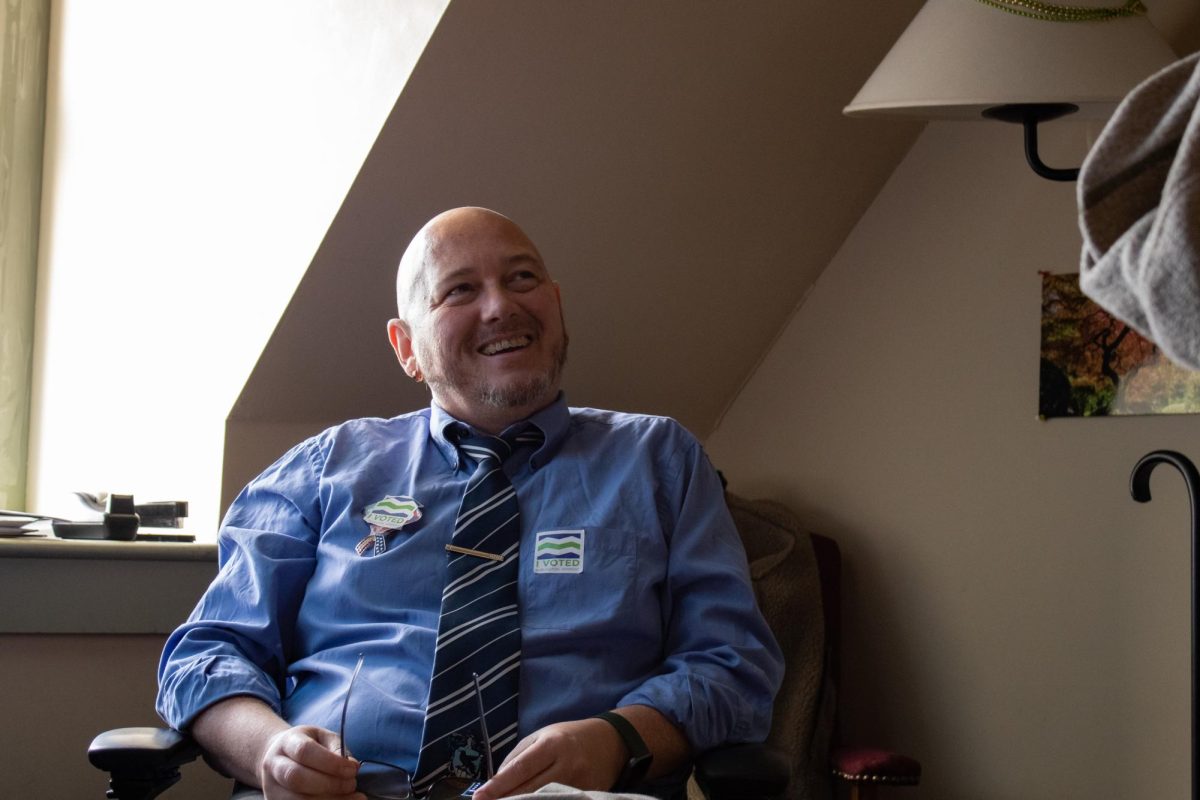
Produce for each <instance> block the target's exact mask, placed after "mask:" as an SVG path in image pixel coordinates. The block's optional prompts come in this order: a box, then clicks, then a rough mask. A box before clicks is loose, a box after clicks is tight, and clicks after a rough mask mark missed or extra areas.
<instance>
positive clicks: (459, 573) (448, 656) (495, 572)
mask: <svg viewBox="0 0 1200 800" xmlns="http://www.w3.org/2000/svg"><path fill="white" fill-rule="evenodd" d="M542 440H543V436H542V433H541V431H539V430H537V429H536V428H532V427H530V428H527V429H526V430H524V431H521V432H520V433H518V434H516V435H509V436H508V437H506V438H500V437H497V436H470V435H460V436H458V437H457V444H458V448H459V450H460V451H461V452H462V453H463V455H465V456H468V457H470V458H472V459H474V460H475V461H476V462H477V464H476V467H475V472H474V473H473V474H472V475H471V478H470V479H469V480H468V481H467V488H466V491H465V492H464V494H463V499H462V505H461V506H460V507H459V511H458V517H457V519H456V520H455V523H454V533H453V534H452V536H451V539H450V544H449V545H447V546H446V556H447V569H446V585H445V588H444V589H443V590H442V610H441V617H440V618H439V620H438V635H437V649H436V651H435V653H434V659H433V677H432V680H431V681H430V685H429V702H428V704H427V705H426V709H425V730H424V733H423V734H422V736H421V751H420V755H419V756H418V758H417V769H416V772H415V780H414V781H413V788H414V789H415V791H416V792H417V793H418V794H423V793H424V792H425V791H426V790H427V789H428V787H429V786H430V785H431V784H432V783H433V782H434V781H436V780H438V779H439V778H442V777H446V776H455V777H478V775H479V774H480V767H481V760H480V759H481V755H482V753H483V743H482V741H481V736H480V734H479V731H480V726H479V724H478V723H479V719H478V716H479V715H478V713H477V710H478V705H477V703H476V702H475V683H474V680H473V675H474V674H478V675H479V683H480V686H481V687H482V690H483V706H484V709H485V713H486V714H487V731H488V734H489V736H490V739H491V745H492V753H493V757H494V759H495V763H497V764H498V763H500V761H501V759H502V758H503V756H504V754H505V751H506V749H507V748H508V747H509V746H510V745H512V744H514V743H515V742H516V739H517V691H518V689H519V687H520V672H521V624H520V610H519V608H518V605H517V579H518V577H519V573H518V556H519V555H520V548H521V523H520V512H519V511H518V509H517V492H516V490H515V489H514V488H513V485H512V482H511V481H509V479H508V476H507V475H505V474H504V469H503V468H502V466H501V465H502V464H503V462H504V460H505V459H506V458H508V456H509V455H511V453H512V451H513V450H514V449H515V448H516V447H518V446H520V445H521V444H526V443H533V444H536V443H540V442H541V441H542Z"/></svg>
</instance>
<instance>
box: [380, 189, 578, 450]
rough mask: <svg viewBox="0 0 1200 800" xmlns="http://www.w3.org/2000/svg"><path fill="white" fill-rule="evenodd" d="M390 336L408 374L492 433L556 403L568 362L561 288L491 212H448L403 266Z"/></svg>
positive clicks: (529, 247) (518, 235) (416, 242)
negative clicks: (422, 381) (398, 312)
mask: <svg viewBox="0 0 1200 800" xmlns="http://www.w3.org/2000/svg"><path fill="white" fill-rule="evenodd" d="M396 280H397V296H398V299H399V306H400V317H399V318H398V319H394V320H392V321H391V322H389V323H388V335H389V337H390V339H391V342H392V347H393V348H394V349H395V351H396V356H397V358H399V359H400V363H401V364H402V365H403V366H404V371H405V372H407V373H408V375H409V376H410V377H412V378H415V379H416V380H425V381H426V382H427V383H428V384H429V388H430V391H431V392H432V393H433V399H434V400H435V401H436V402H437V403H438V405H440V406H441V407H442V408H444V409H445V410H446V411H448V412H450V413H451V414H452V415H454V416H455V417H457V418H458V419H461V420H463V421H465V422H468V423H470V424H471V425H474V426H475V427H477V428H480V429H482V430H485V431H488V432H490V433H499V432H500V431H501V430H503V429H504V428H505V427H507V426H508V425H509V424H511V423H513V422H516V421H517V420H520V419H524V418H525V417H527V416H529V415H530V414H532V413H533V412H535V411H538V410H539V409H541V408H544V407H545V406H547V405H549V404H550V403H551V402H553V401H554V398H555V397H556V396H557V394H558V387H559V383H560V380H561V376H562V368H563V365H564V364H565V363H566V357H567V333H566V329H565V327H564V324H563V317H562V305H561V301H560V298H559V291H558V285H557V284H556V283H554V282H553V281H552V280H550V274H549V273H548V272H547V271H546V266H545V264H543V263H542V257H541V254H539V253H538V251H537V248H536V247H534V245H533V242H531V241H530V240H529V238H528V237H527V236H526V235H525V234H524V232H523V231H521V229H520V228H518V227H517V226H516V225H515V224H514V223H513V222H512V221H511V220H509V219H508V218H506V217H503V216H501V215H500V214H497V213H495V212H493V211H487V210H485V209H478V208H464V209H455V210H453V211H447V212H445V213H444V214H440V215H439V216H437V217H435V218H434V219H433V220H432V221H431V222H430V223H429V224H427V225H426V226H425V227H424V228H423V229H422V230H421V232H420V233H418V234H417V236H416V238H414V239H413V242H412V244H410V245H409V247H408V250H407V251H405V254H404V258H402V259H401V261H400V270H399V273H398V275H397V279H396Z"/></svg>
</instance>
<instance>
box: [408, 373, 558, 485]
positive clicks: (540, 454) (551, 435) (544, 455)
mask: <svg viewBox="0 0 1200 800" xmlns="http://www.w3.org/2000/svg"><path fill="white" fill-rule="evenodd" d="M526 422H527V423H529V424H531V425H533V426H534V427H536V428H537V429H538V430H540V431H541V432H542V434H543V435H544V436H545V437H546V441H544V442H543V443H542V444H541V446H539V447H538V449H537V450H535V451H534V453H533V455H532V456H530V458H529V464H530V466H531V467H532V468H533V469H535V470H536V469H541V468H542V467H544V466H545V465H546V463H547V462H548V461H549V460H550V459H551V458H552V457H553V456H554V454H555V453H557V452H558V449H559V448H560V447H561V446H562V443H563V440H564V439H566V437H567V431H568V430H569V429H570V425H571V412H570V410H569V409H568V408H567V399H566V395H564V394H563V393H562V392H559V393H558V397H556V398H555V399H554V402H553V403H551V404H550V405H548V406H546V407H545V408H543V409H542V410H541V411H538V412H536V413H534V414H532V415H530V416H529V417H528V418H527V419H524V420H522V421H521V422H516V423H514V425H521V424H523V423H526ZM458 425H462V426H465V427H467V428H470V427H471V426H470V425H467V423H465V422H463V421H462V420H459V419H456V418H455V417H454V416H453V415H451V414H450V413H449V412H448V411H446V409H444V408H442V407H441V406H439V405H438V404H437V403H436V402H435V403H431V404H430V411H429V433H430V436H432V437H433V443H434V445H435V446H436V447H437V449H438V450H439V451H440V452H441V454H442V455H443V456H444V457H445V459H446V461H447V463H449V464H451V465H452V466H453V467H454V469H455V470H458V469H461V468H462V454H461V453H460V452H459V450H458V447H456V446H455V444H454V441H453V439H452V438H451V437H450V433H451V429H452V428H454V427H455V426H458ZM510 427H512V426H510Z"/></svg>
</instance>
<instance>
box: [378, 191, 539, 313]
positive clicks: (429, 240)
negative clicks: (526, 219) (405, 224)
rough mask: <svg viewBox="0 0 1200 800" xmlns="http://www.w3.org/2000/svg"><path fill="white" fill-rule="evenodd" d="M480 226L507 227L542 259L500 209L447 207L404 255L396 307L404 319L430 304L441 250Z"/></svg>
mask: <svg viewBox="0 0 1200 800" xmlns="http://www.w3.org/2000/svg"><path fill="white" fill-rule="evenodd" d="M480 228H497V229H507V231H506V232H507V233H509V234H510V235H513V236H514V237H515V238H516V239H518V240H520V241H522V242H523V243H524V245H525V246H527V247H528V248H529V250H530V251H531V252H533V253H534V254H535V255H536V256H537V258H538V260H539V261H540V260H541V253H539V252H538V249H537V246H536V245H534V243H533V241H532V240H531V239H530V238H529V237H528V236H527V235H526V234H525V231H523V230H521V227H520V226H519V225H517V223H515V222H513V221H512V220H511V219H509V218H508V217H506V216H504V215H503V214H501V213H500V212H498V211H493V210H491V209H490V208H480V207H479V206H463V207H461V208H452V209H450V210H449V211H443V212H442V213H440V214H438V215H437V216H436V217H434V218H433V219H431V220H429V222H426V223H425V224H424V225H423V226H422V227H421V230H419V231H417V235H416V236H414V237H413V238H412V241H411V242H409V243H408V247H407V248H405V250H404V255H402V256H401V257H400V265H399V267H398V268H397V270H396V309H397V311H398V312H399V315H400V318H401V319H409V317H410V316H411V315H413V314H418V313H420V310H421V308H422V307H423V306H424V307H427V306H428V304H429V300H430V297H431V293H432V290H433V287H432V285H431V281H430V274H431V267H432V265H433V263H434V262H435V261H436V259H437V257H438V254H439V253H440V252H444V250H445V248H446V247H448V246H451V245H453V244H454V243H455V242H456V241H459V240H461V239H462V238H463V237H464V236H467V235H470V234H473V233H475V232H477V231H478V230H479V229H480ZM543 268H544V265H543Z"/></svg>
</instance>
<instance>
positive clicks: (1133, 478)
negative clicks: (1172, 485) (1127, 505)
mask: <svg viewBox="0 0 1200 800" xmlns="http://www.w3.org/2000/svg"><path fill="white" fill-rule="evenodd" d="M1163 463H1166V464H1170V465H1171V466H1173V467H1175V469H1177V470H1179V471H1180V472H1181V473H1182V474H1183V480H1184V482H1185V483H1187V490H1188V504H1189V505H1190V507H1191V512H1192V588H1191V598H1192V599H1191V602H1192V800H1200V769H1197V763H1200V762H1198V759H1200V747H1198V746H1197V741H1196V735H1197V733H1200V708H1198V706H1197V696H1196V567H1197V564H1196V556H1197V553H1198V552H1200V549H1198V545H1200V528H1197V525H1200V519H1197V517H1196V498H1197V497H1198V496H1200V472H1197V471H1196V465H1195V464H1193V463H1192V462H1191V460H1190V459H1189V458H1188V457H1187V456H1185V455H1183V454H1182V453H1177V452H1175V451H1174V450H1155V451H1154V452H1153V453H1147V454H1146V455H1144V456H1142V458H1141V460H1139V461H1138V463H1137V464H1136V465H1135V466H1134V468H1133V474H1132V475H1130V477H1129V493H1130V494H1132V495H1133V499H1134V500H1136V501H1138V502H1139V503H1148V502H1149V501H1150V473H1151V472H1153V471H1154V468H1155V467H1156V466H1158V465H1159V464H1163Z"/></svg>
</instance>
